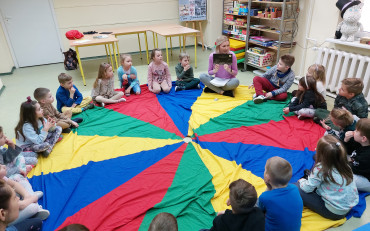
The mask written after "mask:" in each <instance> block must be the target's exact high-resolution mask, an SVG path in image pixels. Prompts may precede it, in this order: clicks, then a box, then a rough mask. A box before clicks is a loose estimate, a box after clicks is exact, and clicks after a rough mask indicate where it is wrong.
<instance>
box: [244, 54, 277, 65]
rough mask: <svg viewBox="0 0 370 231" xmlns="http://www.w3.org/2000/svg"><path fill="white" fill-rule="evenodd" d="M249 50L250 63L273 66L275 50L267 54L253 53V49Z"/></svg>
mask: <svg viewBox="0 0 370 231" xmlns="http://www.w3.org/2000/svg"><path fill="white" fill-rule="evenodd" d="M247 52H248V63H249V64H252V65H254V66H259V67H265V66H271V64H272V61H273V60H274V54H275V53H274V52H267V53H266V54H263V55H260V54H256V53H253V52H251V51H247Z"/></svg>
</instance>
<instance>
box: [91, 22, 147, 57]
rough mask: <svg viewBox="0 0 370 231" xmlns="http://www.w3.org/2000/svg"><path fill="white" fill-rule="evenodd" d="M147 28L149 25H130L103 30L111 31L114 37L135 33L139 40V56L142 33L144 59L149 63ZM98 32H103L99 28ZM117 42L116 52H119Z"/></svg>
mask: <svg viewBox="0 0 370 231" xmlns="http://www.w3.org/2000/svg"><path fill="white" fill-rule="evenodd" d="M148 30H149V26H130V27H119V28H113V29H106V30H104V31H109V32H112V35H114V36H115V37H116V38H117V36H120V35H129V34H137V39H138V41H139V50H140V56H141V43H140V36H139V35H140V34H144V38H145V47H146V59H147V62H148V64H149V53H148V39H147V34H146V32H147V31H148ZM98 32H103V31H101V30H99V31H98ZM116 44H117V53H118V54H119V48H118V43H116Z"/></svg>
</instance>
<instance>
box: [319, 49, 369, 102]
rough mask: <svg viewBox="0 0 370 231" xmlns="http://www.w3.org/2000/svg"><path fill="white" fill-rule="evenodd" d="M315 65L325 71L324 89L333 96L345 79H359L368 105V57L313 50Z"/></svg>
mask: <svg viewBox="0 0 370 231" xmlns="http://www.w3.org/2000/svg"><path fill="white" fill-rule="evenodd" d="M314 50H316V51H317V59H316V63H317V64H322V65H323V66H324V67H325V69H326V89H327V91H328V95H331V96H334V97H335V95H336V94H337V92H338V89H339V88H340V85H341V81H342V80H343V79H345V78H353V77H356V78H360V79H362V81H363V82H364V90H363V93H364V96H365V99H366V100H367V102H368V103H369V104H370V57H369V56H362V55H358V54H353V53H348V52H344V51H339V50H334V49H330V48H321V47H320V48H314Z"/></svg>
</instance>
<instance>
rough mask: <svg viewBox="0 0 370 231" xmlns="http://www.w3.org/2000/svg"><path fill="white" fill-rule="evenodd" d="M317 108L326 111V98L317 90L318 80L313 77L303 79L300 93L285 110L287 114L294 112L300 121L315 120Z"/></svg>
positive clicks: (300, 83)
mask: <svg viewBox="0 0 370 231" xmlns="http://www.w3.org/2000/svg"><path fill="white" fill-rule="evenodd" d="M316 108H324V109H326V102H325V99H324V97H322V95H321V94H320V93H319V92H318V91H317V89H316V80H315V79H314V78H313V77H307V76H305V77H302V78H301V79H300V80H299V83H298V92H297V95H296V97H294V98H293V99H292V101H291V103H290V104H289V107H286V108H284V109H283V112H284V113H285V114H288V113H289V112H294V113H295V114H297V115H298V119H303V118H313V117H314V115H315V110H316Z"/></svg>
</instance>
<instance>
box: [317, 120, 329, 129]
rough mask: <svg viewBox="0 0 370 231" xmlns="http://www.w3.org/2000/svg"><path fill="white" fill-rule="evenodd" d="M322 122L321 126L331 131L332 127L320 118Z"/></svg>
mask: <svg viewBox="0 0 370 231" xmlns="http://www.w3.org/2000/svg"><path fill="white" fill-rule="evenodd" d="M320 123H321V126H322V127H323V128H324V129H325V130H326V131H330V130H331V127H329V126H328V125H326V124H325V120H320Z"/></svg>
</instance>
